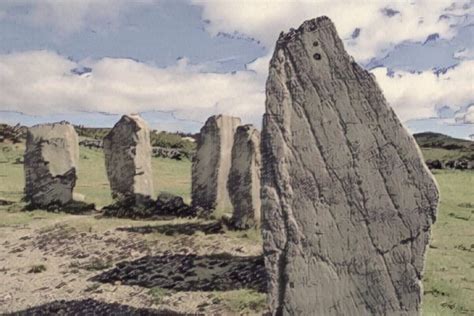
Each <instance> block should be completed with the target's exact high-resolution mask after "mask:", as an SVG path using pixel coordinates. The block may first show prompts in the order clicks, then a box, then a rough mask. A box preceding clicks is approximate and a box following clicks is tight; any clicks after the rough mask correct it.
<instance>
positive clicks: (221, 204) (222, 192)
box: [192, 115, 240, 210]
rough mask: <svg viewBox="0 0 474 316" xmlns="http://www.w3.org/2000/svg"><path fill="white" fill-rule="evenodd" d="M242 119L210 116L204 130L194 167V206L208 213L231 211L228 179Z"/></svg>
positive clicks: (202, 130) (198, 144)
mask: <svg viewBox="0 0 474 316" xmlns="http://www.w3.org/2000/svg"><path fill="white" fill-rule="evenodd" d="M239 125H240V119H239V118H237V117H231V116H226V115H217V116H211V117H210V118H208V119H207V121H206V123H205V124H204V126H203V127H202V128H201V132H200V137H199V140H198V142H197V152H196V155H195V156H194V158H193V166H192V203H193V205H195V206H200V207H203V208H205V209H216V210H217V209H219V210H226V209H229V210H230V209H231V208H232V206H231V203H230V199H229V193H228V191H227V178H228V176H229V171H230V166H231V156H232V145H233V143H234V134H235V130H236V129H237V126H239Z"/></svg>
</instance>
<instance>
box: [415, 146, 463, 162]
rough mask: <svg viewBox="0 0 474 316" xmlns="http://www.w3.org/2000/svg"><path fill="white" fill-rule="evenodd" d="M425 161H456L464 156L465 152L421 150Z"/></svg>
mask: <svg viewBox="0 0 474 316" xmlns="http://www.w3.org/2000/svg"><path fill="white" fill-rule="evenodd" d="M422 152H423V157H424V158H425V160H435V159H437V160H441V161H447V160H456V159H461V158H464V157H465V156H466V152H464V151H461V150H448V149H444V148H422Z"/></svg>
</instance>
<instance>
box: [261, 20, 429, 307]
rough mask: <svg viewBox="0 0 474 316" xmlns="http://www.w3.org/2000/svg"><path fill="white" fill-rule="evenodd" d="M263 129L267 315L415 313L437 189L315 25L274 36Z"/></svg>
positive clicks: (356, 71) (408, 142)
mask: <svg viewBox="0 0 474 316" xmlns="http://www.w3.org/2000/svg"><path fill="white" fill-rule="evenodd" d="M266 95H267V99H266V113H265V115H264V121H263V130H262V145H261V146H262V163H263V168H262V231H263V242H264V256H265V263H266V267H267V270H268V275H269V303H270V304H269V305H270V310H271V313H272V314H273V315H414V314H418V313H420V307H421V296H422V285H421V278H422V275H423V264H424V258H425V252H426V248H427V245H428V242H429V238H430V229H431V225H432V224H433V222H434V221H435V218H436V209H437V205H438V189H437V186H436V183H435V181H434V179H433V177H432V175H431V174H430V172H429V170H428V168H427V167H426V165H425V164H424V162H423V160H422V157H421V153H420V151H419V148H418V146H417V145H416V143H415V141H414V139H413V138H412V136H410V134H409V133H408V132H407V131H406V130H405V128H404V127H403V126H402V125H401V123H400V121H399V120H398V118H397V116H396V115H395V113H394V112H393V110H392V109H391V108H390V107H389V106H388V105H387V102H386V100H385V98H384V96H383V94H382V92H381V90H380V88H379V87H378V85H377V83H376V82H375V79H374V77H373V75H371V74H370V73H369V72H368V71H366V70H364V69H363V68H362V67H360V66H359V65H358V64H357V63H355V62H354V60H353V59H352V58H351V57H350V56H349V55H348V54H347V53H346V51H345V50H344V46H343V43H342V41H341V39H340V38H339V37H338V35H337V32H336V29H335V27H334V25H333V23H332V22H331V21H330V20H329V19H328V18H326V17H321V18H318V19H314V20H309V21H306V22H304V23H303V25H301V27H299V28H298V29H297V30H291V31H290V32H289V33H282V34H281V35H280V37H279V39H278V41H277V44H276V48H275V53H274V55H273V58H272V59H271V61H270V70H269V77H268V80H267V85H266Z"/></svg>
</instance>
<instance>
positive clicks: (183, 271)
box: [91, 254, 266, 293]
mask: <svg viewBox="0 0 474 316" xmlns="http://www.w3.org/2000/svg"><path fill="white" fill-rule="evenodd" d="M91 281H96V282H102V283H114V282H117V281H120V282H121V284H126V285H139V286H142V287H147V288H152V287H155V286H157V287H161V288H165V289H171V290H175V291H230V290H238V289H253V290H255V291H258V292H262V293H263V292H265V290H266V273H265V267H264V263H263V257H261V256H259V257H239V256H232V255H229V254H217V255H207V256H197V255H178V254H175V255H168V256H167V255H162V256H146V257H143V258H140V259H138V260H135V261H124V262H120V263H117V264H116V267H115V268H113V269H111V270H108V271H106V272H103V273H102V274H99V275H97V276H94V277H93V278H92V279H91Z"/></svg>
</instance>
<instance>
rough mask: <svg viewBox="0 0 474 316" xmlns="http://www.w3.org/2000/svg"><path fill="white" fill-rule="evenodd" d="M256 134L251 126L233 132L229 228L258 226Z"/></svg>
mask: <svg viewBox="0 0 474 316" xmlns="http://www.w3.org/2000/svg"><path fill="white" fill-rule="evenodd" d="M260 167H261V159H260V132H259V131H258V130H257V129H256V128H255V127H253V126H252V125H243V126H239V127H238V128H237V131H236V132H235V136H234V146H233V148H232V163H231V168H230V172H229V179H228V181H227V187H228V191H229V196H230V200H231V202H232V206H233V208H234V210H233V213H232V219H231V222H232V224H233V225H234V226H235V227H237V228H241V229H246V228H249V227H252V226H255V225H257V224H259V223H260V204H261V203H260Z"/></svg>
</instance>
